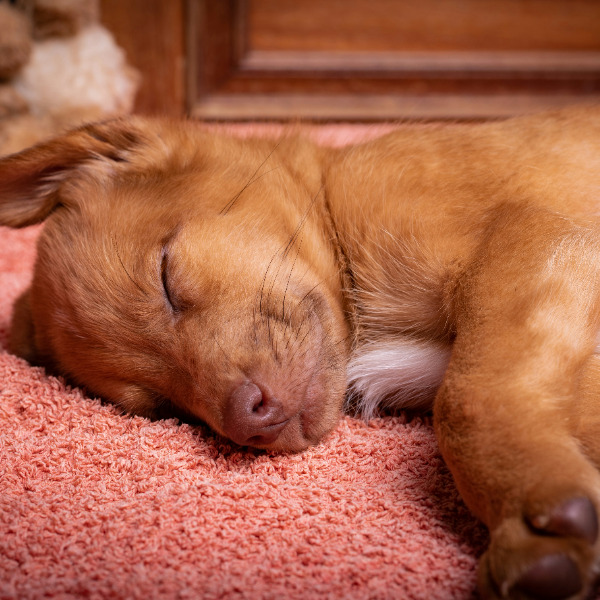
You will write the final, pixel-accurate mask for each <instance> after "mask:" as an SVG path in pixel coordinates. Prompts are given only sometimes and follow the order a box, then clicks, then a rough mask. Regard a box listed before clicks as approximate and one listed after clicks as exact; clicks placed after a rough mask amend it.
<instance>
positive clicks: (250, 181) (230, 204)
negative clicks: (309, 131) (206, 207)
mask: <svg viewBox="0 0 600 600" xmlns="http://www.w3.org/2000/svg"><path fill="white" fill-rule="evenodd" d="M280 144H281V140H280V141H279V142H277V144H275V147H274V148H273V149H272V150H271V152H269V154H268V155H267V157H266V158H265V160H263V161H262V162H261V163H260V165H258V168H257V169H256V171H254V173H252V175H251V176H250V179H248V181H247V183H246V185H244V187H243V188H242V189H241V190H240V191H239V192H238V193H237V194H236V195H235V196H234V197H233V198H232V199H231V200H230V201H229V202H228V203H227V204H226V205H225V206H224V207H223V208H222V209H221V211H220V212H219V214H220V215H226V214H227V213H228V212H229V211H230V210H231V208H232V207H233V205H234V204H235V203H236V202H237V200H238V198H239V197H240V196H241V195H242V194H243V193H244V192H245V191H246V190H247V189H248V187H249V186H251V185H252V184H253V183H255V182H257V181H258V180H259V179H260V177H264V175H267V173H270V172H271V171H274V170H275V169H278V168H279V167H275V169H271V171H267V173H263V175H261V176H260V177H256V174H257V173H258V172H259V171H260V170H261V169H262V167H263V165H264V164H265V163H266V162H267V161H268V160H269V158H271V156H272V154H273V152H275V150H277V148H278V147H279V145H280ZM255 177H256V179H255Z"/></svg>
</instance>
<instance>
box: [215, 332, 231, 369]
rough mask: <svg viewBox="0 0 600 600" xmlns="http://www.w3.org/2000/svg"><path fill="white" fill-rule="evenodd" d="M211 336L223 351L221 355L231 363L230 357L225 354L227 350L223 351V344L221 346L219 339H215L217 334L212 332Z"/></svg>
mask: <svg viewBox="0 0 600 600" xmlns="http://www.w3.org/2000/svg"><path fill="white" fill-rule="evenodd" d="M212 338H213V340H214V341H215V343H216V344H217V346H219V349H220V350H221V352H222V353H223V355H224V356H225V358H226V360H227V362H229V363H231V362H232V361H231V358H229V355H228V354H227V352H225V350H224V349H223V346H221V343H220V342H219V340H218V339H217V336H216V335H215V333H214V332H213V334H212Z"/></svg>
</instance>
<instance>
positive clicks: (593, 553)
mask: <svg viewBox="0 0 600 600" xmlns="http://www.w3.org/2000/svg"><path fill="white" fill-rule="evenodd" d="M597 539H598V511H597V509H596V507H595V505H594V503H593V502H592V501H591V500H590V499H589V498H588V497H587V496H586V495H576V496H572V497H570V498H567V499H566V500H563V501H560V502H558V503H556V504H555V505H554V506H551V507H548V508H546V509H542V508H541V506H540V505H539V504H538V505H537V506H535V507H533V508H531V509H529V510H526V511H525V514H524V515H523V516H521V517H511V518H508V519H505V520H504V521H502V523H501V524H500V526H499V527H497V528H496V529H495V530H494V531H493V532H492V535H491V542H490V547H489V548H488V550H487V552H486V553H485V554H484V555H483V556H482V557H481V561H480V565H479V587H480V592H481V594H482V596H483V597H484V598H511V599H512V598H514V599H523V600H525V599H529V600H531V599H535V600H537V599H540V600H541V599H549V600H566V599H577V598H585V597H586V596H587V594H588V593H589V591H590V588H591V586H592V585H593V583H594V579H595V566H596V563H597V554H598V551H597V547H596V546H597V544H596V542H597Z"/></svg>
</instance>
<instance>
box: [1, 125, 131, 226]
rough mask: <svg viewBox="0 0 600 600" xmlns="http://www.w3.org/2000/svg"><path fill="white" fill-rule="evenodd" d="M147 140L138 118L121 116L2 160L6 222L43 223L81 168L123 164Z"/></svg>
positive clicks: (2, 195)
mask: <svg viewBox="0 0 600 600" xmlns="http://www.w3.org/2000/svg"><path fill="white" fill-rule="evenodd" d="M141 138H142V134H141V129H140V128H139V127H138V126H136V124H135V123H134V122H133V121H132V120H126V119H116V120H113V121H107V122H105V123H98V124H93V125H86V126H84V127H81V128H79V129H75V130H74V131H71V132H70V133H67V134H65V135H64V136H62V137H59V138H55V139H53V140H50V141H47V142H43V143H41V144H38V145H37V146H33V147H32V148H29V149H27V150H23V152H19V153H18V154H13V155H10V156H7V157H4V158H0V225H7V226H8V227H26V226H27V225H33V224H34V223H39V222H41V221H43V220H44V219H45V218H46V217H47V216H48V215H49V214H50V213H51V212H52V211H53V210H54V209H55V208H56V207H57V206H58V205H59V204H60V198H59V194H58V192H59V190H60V187H61V185H62V183H63V182H64V181H65V180H66V179H68V178H69V177H70V176H71V175H72V174H73V172H74V171H75V170H76V169H77V168H78V167H80V166H82V165H83V164H85V163H88V162H89V161H93V160H103V159H104V160H109V161H115V162H122V161H124V160H126V154H127V151H128V150H130V149H131V148H132V147H134V146H136V145H138V144H139V143H140V141H141Z"/></svg>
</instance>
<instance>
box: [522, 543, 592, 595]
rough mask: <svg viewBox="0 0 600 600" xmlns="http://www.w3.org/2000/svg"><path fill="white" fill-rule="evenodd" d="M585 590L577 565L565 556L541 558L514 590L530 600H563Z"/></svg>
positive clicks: (555, 555)
mask: <svg viewBox="0 0 600 600" xmlns="http://www.w3.org/2000/svg"><path fill="white" fill-rule="evenodd" d="M582 588H583V584H582V581H581V577H580V575H579V571H578V569H577V566H576V565H575V563H574V562H573V561H572V560H571V559H570V558H569V557H568V556H565V555H563V554H550V555H548V556H544V557H542V558H540V559H539V560H538V561H537V562H536V563H534V565H533V566H532V567H530V568H529V569H528V570H527V571H525V573H524V574H523V575H521V577H520V578H519V579H518V580H517V582H516V583H515V585H514V586H513V589H515V590H518V591H520V592H522V593H524V594H526V595H527V596H529V597H530V598H539V599H541V598H544V599H545V600H563V599H565V598H569V597H570V596H573V595H574V594H577V593H578V592H580V591H581V590H582Z"/></svg>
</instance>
